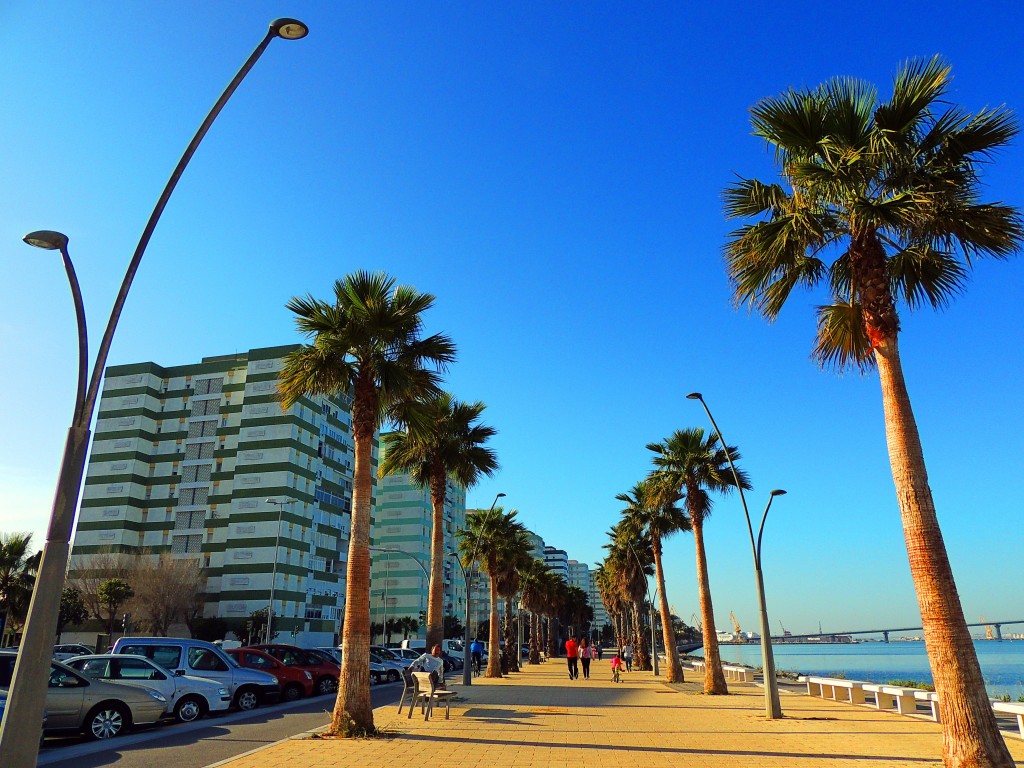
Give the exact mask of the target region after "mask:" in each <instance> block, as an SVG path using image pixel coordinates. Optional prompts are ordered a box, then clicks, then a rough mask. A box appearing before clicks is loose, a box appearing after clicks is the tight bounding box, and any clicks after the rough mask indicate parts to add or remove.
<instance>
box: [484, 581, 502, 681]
mask: <svg viewBox="0 0 1024 768" xmlns="http://www.w3.org/2000/svg"><path fill="white" fill-rule="evenodd" d="M496 570H497V569H496V568H494V567H491V568H489V569H488V572H489V573H494V572H495V571H496ZM489 581H490V584H491V590H490V591H491V617H490V618H491V621H490V626H489V627H488V636H487V644H488V646H487V675H486V676H487V677H501V633H500V628H499V625H498V580H497V579H496V578H494V577H493V576H492V577H491V578H490V580H489Z"/></svg>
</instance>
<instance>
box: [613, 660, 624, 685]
mask: <svg viewBox="0 0 1024 768" xmlns="http://www.w3.org/2000/svg"><path fill="white" fill-rule="evenodd" d="M625 666H626V665H625V664H623V663H622V659H620V658H619V654H615V655H614V656H613V657H612V682H613V683H618V682H621V680H620V679H619V672H621V671H622V669H623V668H624V667H625Z"/></svg>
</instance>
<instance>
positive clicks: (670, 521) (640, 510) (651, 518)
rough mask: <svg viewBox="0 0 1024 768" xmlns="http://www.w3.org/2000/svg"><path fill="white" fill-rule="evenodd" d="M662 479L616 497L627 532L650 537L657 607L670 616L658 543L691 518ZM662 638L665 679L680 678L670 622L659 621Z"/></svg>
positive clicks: (686, 526)
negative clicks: (665, 666)
mask: <svg viewBox="0 0 1024 768" xmlns="http://www.w3.org/2000/svg"><path fill="white" fill-rule="evenodd" d="M659 480H661V478H659V477H658V476H656V475H655V476H651V477H648V478H647V479H645V480H642V481H641V482H639V483H637V484H636V485H634V486H633V490H632V491H631V492H630V493H620V494H619V495H618V496H616V497H615V498H616V499H618V500H619V501H621V502H622V503H623V504H625V505H626V507H625V509H623V510H622V518H623V525H624V527H625V530H626V531H627V533H628V535H632V536H634V537H637V538H639V537H641V536H644V537H649V538H650V540H651V555H652V557H653V558H654V578H655V579H656V581H657V584H658V602H659V607H658V610H659V611H660V612H661V615H662V616H663V617H666V616H669V615H671V611H670V610H669V606H668V595H666V594H665V569H664V566H663V565H662V562H661V556H662V546H661V542H662V540H663V539H664V538H665V537H666V536H671V535H672V534H673V533H677V532H678V531H688V530H690V520H689V518H688V517H687V516H686V513H684V512H683V511H682V510H681V509H679V507H677V506H676V501H677V500H678V499H679V493H678V491H676V489H675V488H673V487H672V486H671V485H668V484H666V483H664V482H659ZM661 631H662V640H663V641H664V643H665V658H666V661H667V667H668V669H667V671H666V678H667V680H668V682H670V683H678V682H682V681H683V665H682V664H680V663H679V653H678V652H677V651H676V642H675V635H674V633H673V631H672V622H671V621H665V620H662V622H661Z"/></svg>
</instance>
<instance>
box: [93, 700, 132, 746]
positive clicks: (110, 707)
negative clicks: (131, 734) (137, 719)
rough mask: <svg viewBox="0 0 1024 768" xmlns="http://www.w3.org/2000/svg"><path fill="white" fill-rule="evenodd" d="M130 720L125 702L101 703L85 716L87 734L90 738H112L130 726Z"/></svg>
mask: <svg viewBox="0 0 1024 768" xmlns="http://www.w3.org/2000/svg"><path fill="white" fill-rule="evenodd" d="M129 720H130V716H129V714H128V709H127V708H126V707H125V706H124V704H118V703H114V702H107V703H105V704H100V705H99V706H98V707H96V708H94V709H93V710H92V711H91V712H90V713H89V715H88V716H87V717H86V718H85V728H84V730H85V735H86V736H88V737H89V738H90V739H97V740H99V739H112V738H114V737H115V736H117V735H118V734H119V733H121V732H122V731H124V729H125V728H126V727H128V723H129Z"/></svg>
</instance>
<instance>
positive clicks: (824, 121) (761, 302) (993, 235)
mask: <svg viewBox="0 0 1024 768" xmlns="http://www.w3.org/2000/svg"><path fill="white" fill-rule="evenodd" d="M950 81H951V77H950V68H949V66H948V65H947V64H945V63H944V62H943V61H942V60H941V59H939V58H934V59H932V60H931V61H928V62H921V61H910V62H908V63H906V64H905V65H904V66H903V67H902V68H901V69H900V71H899V72H898V74H897V75H896V78H895V82H894V84H893V94H892V97H891V98H890V100H889V101H887V102H883V103H879V101H878V94H877V92H876V91H875V89H874V87H873V86H871V85H869V84H867V83H864V82H861V81H858V80H853V79H848V78H840V79H834V80H830V81H828V82H826V83H824V84H823V85H821V86H819V87H817V88H814V89H802V90H790V91H788V92H786V93H784V94H782V95H781V96H777V97H773V98H767V99H763V100H762V101H761V102H759V103H758V104H757V105H756V106H755V107H754V108H753V110H752V122H753V126H754V135H756V136H759V137H761V138H763V139H764V140H765V141H766V142H767V143H768V144H769V146H771V147H772V148H773V149H774V151H775V159H776V161H777V162H778V164H779V166H780V170H781V175H782V181H784V182H785V186H784V185H783V184H779V183H763V182H761V181H758V180H754V179H751V180H741V181H739V182H738V183H736V184H734V185H732V186H730V187H729V188H727V189H726V191H725V199H726V203H725V208H726V213H727V215H728V216H730V217H733V218H751V217H756V218H760V221H757V222H756V223H753V224H747V225H744V226H742V227H741V228H740V229H738V230H737V231H735V232H734V233H733V234H732V236H731V239H730V241H729V243H728V246H727V249H726V260H727V264H728V270H729V274H730V277H731V278H732V281H733V285H734V288H735V296H736V300H737V301H738V302H741V303H746V304H749V305H750V306H752V307H754V308H756V309H757V310H759V311H760V312H761V313H763V314H764V315H765V316H766V317H768V318H769V319H773V318H775V317H776V316H777V315H778V314H779V312H780V311H781V309H782V307H783V305H784V304H785V303H786V300H787V299H788V298H789V295H790V293H791V292H792V290H793V289H794V288H796V287H797V286H805V287H811V286H816V285H818V284H820V283H825V284H826V285H827V286H828V288H829V290H830V292H831V294H832V296H833V299H832V301H831V302H830V303H828V304H826V305H825V306H822V307H819V309H818V339H817V346H816V348H815V352H814V356H815V358H816V359H817V360H818V361H819V362H820V363H821V364H823V365H835V366H838V367H844V366H851V365H852V366H859V367H861V368H867V367H870V366H872V365H873V364H874V362H873V358H872V355H871V350H872V348H873V347H875V346H877V345H878V344H880V343H881V342H882V341H883V340H885V339H888V338H894V337H895V336H896V334H897V333H898V331H899V318H898V316H897V312H896V302H897V301H899V300H902V301H903V302H905V303H906V305H907V306H908V307H909V308H911V309H913V308H916V307H917V306H919V305H922V304H930V305H931V306H932V307H936V308H937V307H942V306H944V305H945V304H946V303H947V302H948V301H949V300H950V298H951V297H952V296H953V295H955V294H956V293H958V292H959V291H960V290H961V289H962V288H963V287H964V284H965V282H966V273H967V269H968V268H969V267H970V266H971V263H972V261H973V259H974V258H976V257H979V256H993V257H996V258H1005V257H1007V256H1009V255H1010V254H1011V253H1013V252H1014V251H1016V250H1017V249H1018V248H1019V247H1020V245H1021V241H1022V237H1024V227H1022V224H1021V218H1020V215H1019V213H1018V212H1017V211H1016V210H1015V209H1014V208H1012V207H1010V206H1007V205H1003V204H1002V203H998V202H982V201H981V200H980V182H979V175H978V166H979V164H980V163H981V162H983V161H984V160H986V159H988V158H989V157H991V156H992V154H993V153H994V152H996V151H997V150H999V149H1000V148H1002V147H1003V146H1005V145H1006V143H1007V142H1008V141H1009V140H1010V139H1011V138H1012V137H1013V136H1014V135H1015V134H1016V132H1017V125H1016V122H1015V120H1014V118H1013V115H1012V113H1011V112H1010V111H1009V110H1007V109H1005V108H995V109H983V110H981V111H980V112H978V113H976V114H970V113H967V112H965V111H963V110H962V109H960V108H958V107H953V106H947V105H945V104H944V103H943V97H944V96H945V95H946V93H947V91H948V89H949V84H950ZM787 187H788V188H787Z"/></svg>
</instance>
